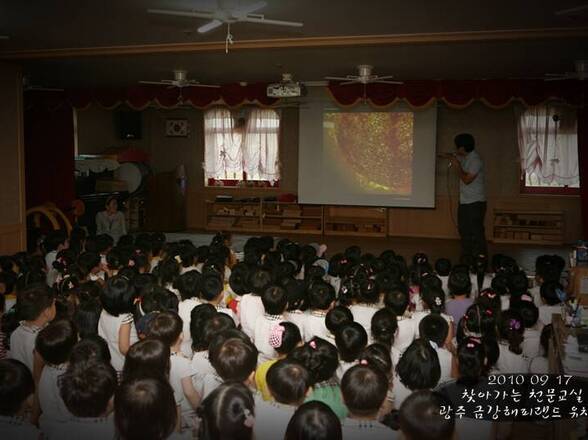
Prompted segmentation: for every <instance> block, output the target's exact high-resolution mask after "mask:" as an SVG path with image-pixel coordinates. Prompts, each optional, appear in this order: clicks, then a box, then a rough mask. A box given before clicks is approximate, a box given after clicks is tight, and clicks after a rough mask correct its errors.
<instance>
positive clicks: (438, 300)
mask: <svg viewBox="0 0 588 440" xmlns="http://www.w3.org/2000/svg"><path fill="white" fill-rule="evenodd" d="M441 304H443V300H442V299H441V297H439V296H436V297H435V305H436V306H437V307H440V306H441Z"/></svg>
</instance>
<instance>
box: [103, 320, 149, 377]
mask: <svg viewBox="0 0 588 440" xmlns="http://www.w3.org/2000/svg"><path fill="white" fill-rule="evenodd" d="M125 323H130V324H131V336H130V345H133V344H134V343H135V342H137V341H138V340H139V337H138V336H137V329H136V328H135V325H134V323H133V315H131V314H130V313H129V314H122V315H118V316H112V315H111V314H110V313H108V312H107V311H106V310H102V313H101V314H100V320H99V321H98V335H99V336H101V337H102V338H104V339H105V340H106V342H107V344H108V349H109V350H110V357H111V364H112V366H113V368H114V369H115V370H116V371H122V369H123V367H124V364H125V356H124V355H123V354H122V353H121V352H120V350H119V348H118V331H119V329H120V327H121V325H123V324H125Z"/></svg>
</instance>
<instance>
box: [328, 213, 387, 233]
mask: <svg viewBox="0 0 588 440" xmlns="http://www.w3.org/2000/svg"><path fill="white" fill-rule="evenodd" d="M324 224H325V226H324V229H325V235H354V236H361V237H385V236H386V235H387V233H388V210H387V209H386V208H368V207H358V206H327V207H326V208H325V215H324Z"/></svg>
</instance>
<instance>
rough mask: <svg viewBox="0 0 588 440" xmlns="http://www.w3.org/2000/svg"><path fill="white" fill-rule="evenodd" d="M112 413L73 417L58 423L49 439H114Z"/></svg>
mask: <svg viewBox="0 0 588 440" xmlns="http://www.w3.org/2000/svg"><path fill="white" fill-rule="evenodd" d="M115 438H116V435H115V428H114V415H112V414H111V415H109V416H108V417H96V418H94V417H74V416H71V417H70V418H69V419H68V420H67V421H66V423H60V424H59V425H58V426H57V429H56V430H55V431H54V432H53V433H52V434H51V435H49V440H64V439H67V440H110V439H115Z"/></svg>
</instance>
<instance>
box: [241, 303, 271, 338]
mask: <svg viewBox="0 0 588 440" xmlns="http://www.w3.org/2000/svg"><path fill="white" fill-rule="evenodd" d="M264 313H265V309H264V308H263V303H262V302H261V297H260V296H258V295H254V294H252V293H248V294H246V295H243V296H242V297H241V301H239V320H240V321H241V329H242V330H243V332H244V333H245V334H246V335H247V336H249V337H250V338H252V337H253V334H254V333H255V322H256V321H257V318H259V317H260V316H263V314H264Z"/></svg>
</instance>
